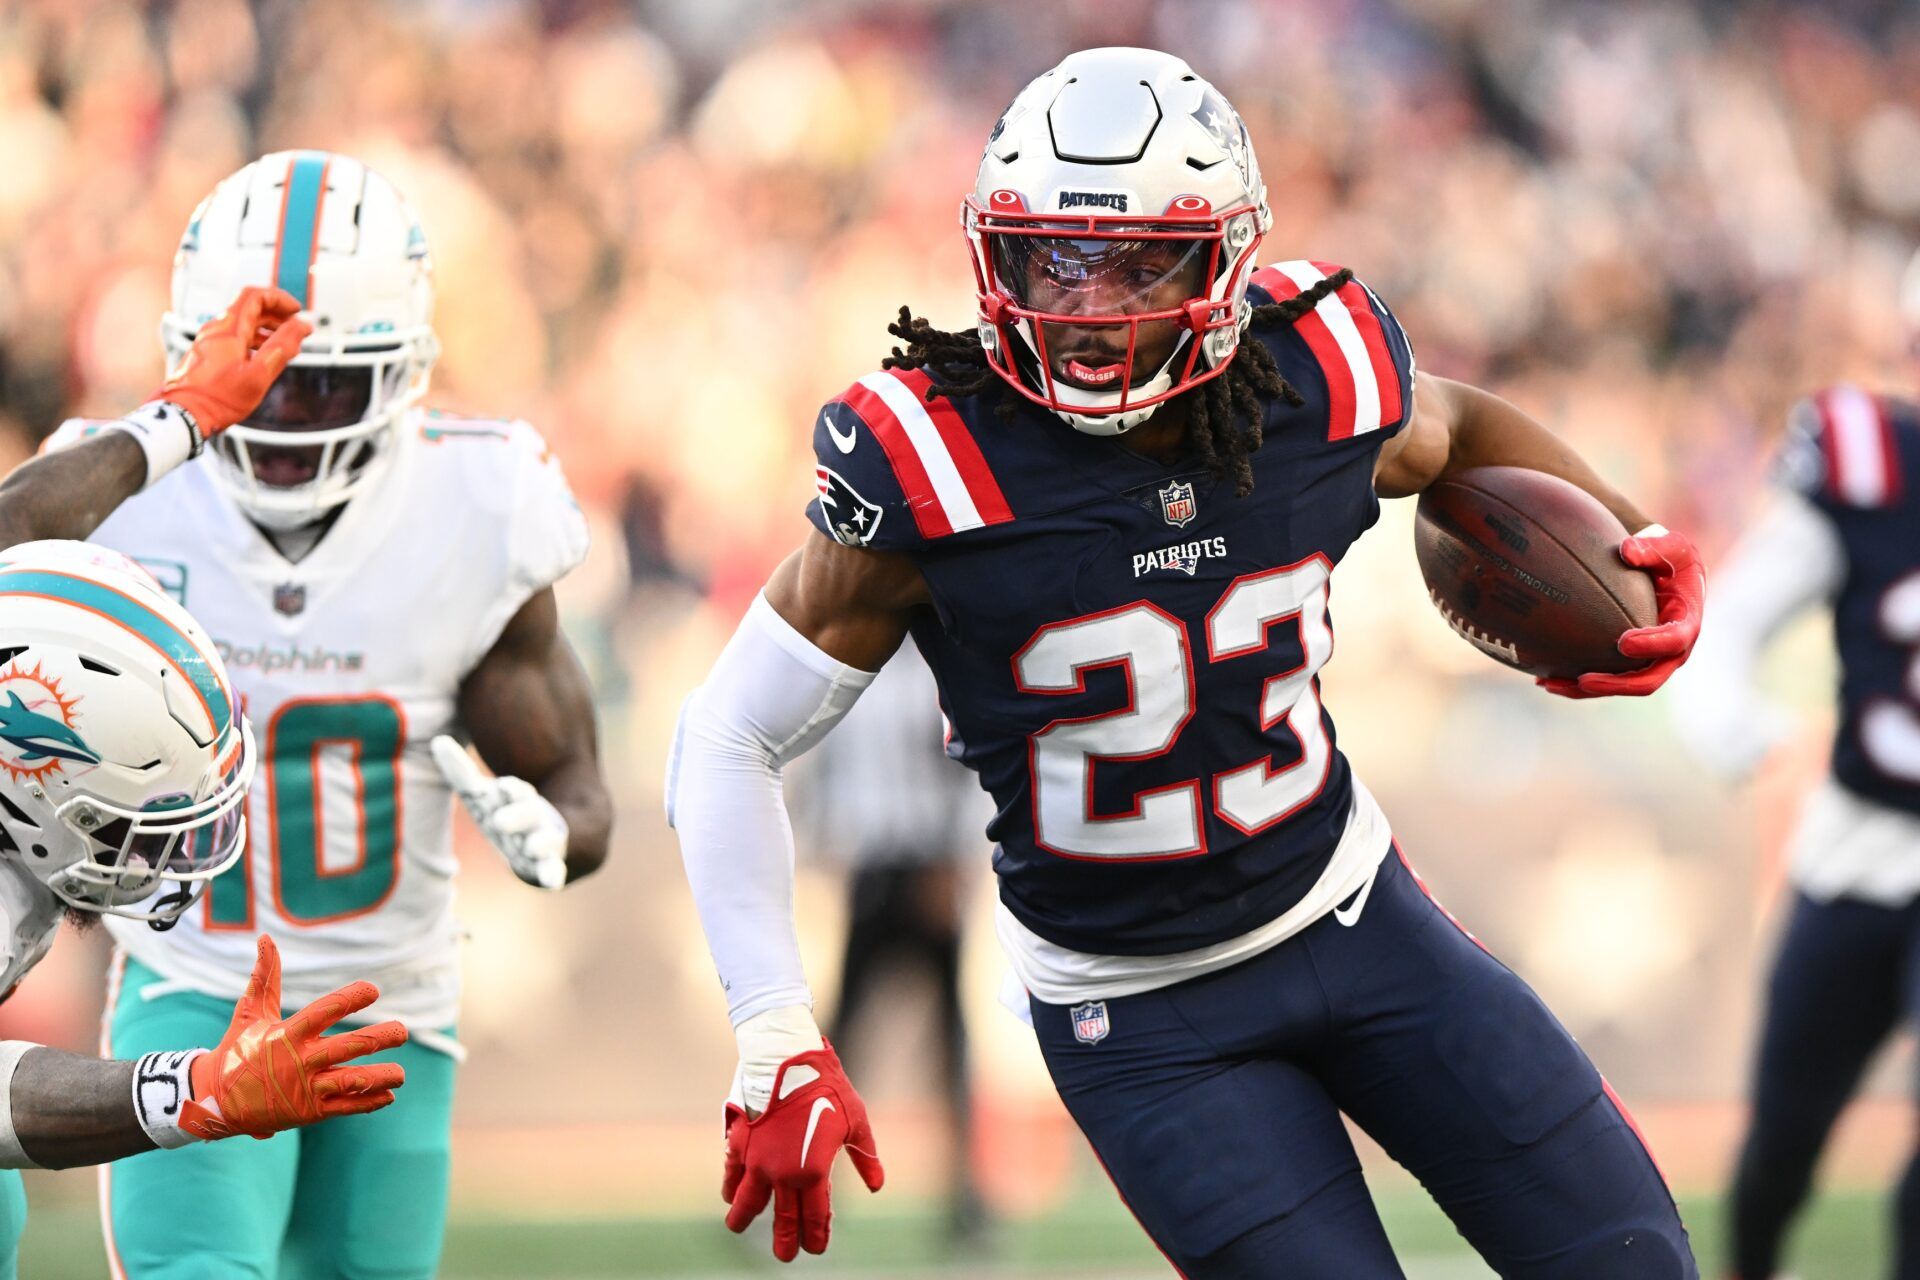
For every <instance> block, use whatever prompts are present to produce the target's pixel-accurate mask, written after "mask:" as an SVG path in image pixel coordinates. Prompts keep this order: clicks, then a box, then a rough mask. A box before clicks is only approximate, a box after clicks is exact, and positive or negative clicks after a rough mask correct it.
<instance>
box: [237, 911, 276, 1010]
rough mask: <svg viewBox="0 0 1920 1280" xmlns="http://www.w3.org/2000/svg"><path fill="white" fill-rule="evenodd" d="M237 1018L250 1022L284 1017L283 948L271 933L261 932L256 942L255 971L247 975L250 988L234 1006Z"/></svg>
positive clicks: (247, 986) (254, 950) (254, 947)
mask: <svg viewBox="0 0 1920 1280" xmlns="http://www.w3.org/2000/svg"><path fill="white" fill-rule="evenodd" d="M233 1016H234V1020H235V1021H236V1022H237V1021H240V1020H242V1019H243V1018H244V1019H245V1020H246V1021H248V1022H254V1021H259V1020H262V1019H264V1020H265V1021H267V1022H274V1021H277V1020H278V1019H279V1017H280V948H279V946H278V945H277V944H275V942H274V940H273V938H272V937H271V936H270V935H268V934H264V933H263V934H261V935H260V940H259V941H258V942H256V943H254V946H253V972H252V973H250V974H248V975H247V985H246V989H245V990H243V991H242V992H241V993H240V1000H239V1002H238V1003H237V1004H235V1005H234V1007H233Z"/></svg>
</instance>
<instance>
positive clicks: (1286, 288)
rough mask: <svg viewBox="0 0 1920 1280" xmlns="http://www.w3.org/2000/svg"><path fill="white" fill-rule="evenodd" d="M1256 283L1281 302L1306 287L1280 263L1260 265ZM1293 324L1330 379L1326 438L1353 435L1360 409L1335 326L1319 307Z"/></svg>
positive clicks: (1351, 374)
mask: <svg viewBox="0 0 1920 1280" xmlns="http://www.w3.org/2000/svg"><path fill="white" fill-rule="evenodd" d="M1253 283H1254V284H1257V285H1259V286H1260V287H1261V288H1263V289H1265V290H1266V291H1267V292H1268V293H1270V294H1272V295H1273V296H1274V298H1275V300H1277V301H1280V302H1284V301H1286V300H1287V299H1288V298H1291V297H1293V296H1294V295H1295V294H1297V293H1299V292H1301V290H1302V288H1303V286H1302V285H1301V283H1300V282H1299V281H1298V280H1295V279H1294V278H1293V277H1292V276H1290V275H1288V274H1287V273H1286V272H1285V271H1282V270H1281V269H1280V268H1279V267H1262V268H1260V270H1258V271H1256V272H1254V273H1253ZM1293 327H1294V329H1295V330H1296V331H1297V332H1298V333H1299V334H1300V336H1301V337H1302V338H1304V339H1305V340H1306V343H1307V349H1308V350H1310V351H1312V352H1313V358H1314V360H1315V361H1317V362H1318V363H1319V365H1320V372H1321V373H1322V374H1324V375H1325V376H1326V379H1327V439H1329V440H1347V439H1351V438H1352V436H1353V428H1354V422H1355V414H1356V413H1357V409H1356V397H1355V395H1354V388H1353V371H1352V370H1351V369H1349V368H1348V367H1347V357H1346V356H1345V355H1344V354H1342V353H1341V350H1340V344H1339V343H1338V342H1337V341H1335V340H1334V336H1333V330H1331V329H1329V328H1327V322H1326V321H1325V320H1322V319H1321V318H1320V314H1319V312H1318V311H1309V312H1307V314H1305V315H1304V316H1301V317H1300V318H1299V319H1298V320H1296V321H1294V324H1293ZM1395 385H1396V386H1397V385H1398V384H1397V383H1396V384H1395Z"/></svg>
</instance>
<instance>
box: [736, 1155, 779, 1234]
mask: <svg viewBox="0 0 1920 1280" xmlns="http://www.w3.org/2000/svg"><path fill="white" fill-rule="evenodd" d="M772 1198H773V1183H771V1182H769V1181H768V1180H767V1175H766V1174H764V1173H762V1172H760V1171H759V1170H758V1169H753V1168H749V1169H748V1170H747V1171H746V1176H744V1177H743V1178H741V1179H740V1185H739V1187H738V1188H737V1189H736V1190H735V1191H734V1193H733V1207H732V1208H730V1209H728V1210H727V1230H729V1231H745V1230H746V1229H747V1224H748V1223H750V1222H752V1221H753V1220H754V1219H755V1218H757V1217H759V1216H760V1211H761V1210H762V1209H765V1208H766V1207H767V1201H768V1200H770V1199H772Z"/></svg>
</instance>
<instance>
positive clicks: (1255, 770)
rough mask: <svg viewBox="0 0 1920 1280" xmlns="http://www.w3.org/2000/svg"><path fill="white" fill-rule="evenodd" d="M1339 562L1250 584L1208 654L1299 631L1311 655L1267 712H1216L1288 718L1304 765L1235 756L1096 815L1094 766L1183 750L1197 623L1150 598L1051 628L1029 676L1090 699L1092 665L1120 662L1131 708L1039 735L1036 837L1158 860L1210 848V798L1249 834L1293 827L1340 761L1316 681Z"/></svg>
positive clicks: (1216, 657) (1074, 851)
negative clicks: (1288, 823)
mask: <svg viewBox="0 0 1920 1280" xmlns="http://www.w3.org/2000/svg"><path fill="white" fill-rule="evenodd" d="M1332 574H1333V565H1332V563H1331V562H1330V561H1328V560H1327V558H1326V557H1325V556H1321V555H1314V556H1312V557H1309V558H1308V559H1306V560H1303V561H1301V562H1300V563H1299V564H1294V565H1288V566H1285V567H1284V568H1279V569H1269V570H1266V571H1264V572H1260V573H1251V574H1247V575H1246V576H1244V577H1241V578H1236V579H1235V580H1234V581H1233V582H1232V583H1230V584H1229V585H1228V587H1227V589H1226V590H1225V591H1224V592H1223V593H1222V594H1221V596H1220V599H1219V601H1218V602H1217V603H1216V604H1215V605H1214V606H1213V608H1212V610H1210V611H1209V612H1208V614H1207V619H1206V624H1205V632H1206V635H1205V640H1206V646H1207V648H1206V660H1207V661H1208V662H1209V663H1215V662H1236V661H1242V660H1249V661H1250V660H1254V659H1255V658H1257V657H1258V655H1260V654H1263V653H1265V652H1266V651H1267V650H1268V647H1269V637H1270V634H1271V629H1272V628H1273V627H1274V626H1277V625H1281V624H1284V623H1288V622H1292V623H1294V624H1296V625H1297V627H1298V630H1299V636H1300V648H1301V650H1302V653H1303V655H1304V656H1303V658H1302V660H1301V661H1300V663H1299V665H1297V666H1295V667H1293V668H1292V669H1290V670H1287V671H1281V672H1278V673H1276V674H1274V675H1272V676H1269V677H1268V678H1267V680H1266V682H1265V684H1264V685H1262V687H1261V693H1260V702H1259V706H1258V708H1257V709H1255V708H1242V707H1213V708H1209V711H1210V713H1211V714H1215V715H1230V716H1231V715H1247V714H1257V715H1258V717H1259V727H1260V732H1261V734H1263V735H1265V734H1269V733H1270V732H1271V731H1272V730H1274V729H1275V728H1277V727H1279V726H1281V725H1283V724H1284V725H1285V726H1286V728H1287V729H1288V731H1289V732H1290V733H1291V734H1292V736H1293V737H1294V738H1295V739H1296V740H1297V741H1298V742H1299V745H1300V756H1299V759H1298V760H1296V761H1294V762H1293V763H1292V764H1289V765H1287V766H1285V767H1284V768H1279V769H1276V768H1274V767H1273V757H1272V756H1271V755H1263V756H1260V757H1258V758H1256V759H1253V760H1248V761H1221V762H1220V764H1221V765H1222V766H1223V767H1221V768H1220V769H1219V770H1218V771H1216V772H1214V773H1212V775H1211V778H1210V779H1208V778H1194V779H1190V780H1188V781H1185V782H1176V783H1173V784H1172V785H1170V786H1165V787H1158V788H1155V789H1153V790H1149V791H1143V792H1140V793H1139V794H1138V795H1136V796H1134V797H1133V807H1132V808H1131V809H1130V810H1128V811H1126V812H1124V813H1118V814H1096V813H1095V812H1094V801H1093V771H1094V766H1095V765H1096V764H1098V763H1099V762H1101V761H1106V760H1114V761H1118V760H1146V759H1151V758H1152V757H1154V756H1160V755H1165V754H1166V753H1168V752H1170V751H1172V750H1173V748H1174V744H1175V743H1176V742H1177V741H1178V739H1179V737H1180V734H1181V732H1182V731H1183V730H1184V729H1185V728H1186V727H1187V722H1188V721H1190V720H1191V719H1193V714H1194V710H1195V693H1194V665H1193V651H1192V650H1193V645H1192V642H1191V639H1190V637H1189V636H1188V634H1187V627H1186V625H1185V624H1184V623H1183V622H1181V620H1180V619H1178V618H1176V617H1174V616H1173V615H1171V614H1169V613H1167V612H1166V611H1165V610H1163V609H1160V608H1158V607H1157V606H1155V605H1153V604H1150V603H1148V602H1147V601H1144V600H1141V601H1137V602H1135V603H1133V604H1130V605H1125V606H1122V607H1120V608H1118V609H1110V610H1107V611H1106V612H1104V613H1096V614H1093V615H1091V616H1089V617H1085V618H1075V619H1073V620H1071V621H1068V622H1059V623H1055V624H1053V625H1052V626H1048V627H1043V628H1041V630H1040V631H1039V632H1038V633H1036V634H1035V635H1034V637H1033V639H1031V640H1029V641H1028V642H1027V644H1026V647H1024V648H1023V649H1021V650H1020V652H1019V653H1017V654H1015V655H1014V658H1013V671H1014V679H1015V682H1016V683H1017V684H1018V685H1019V687H1020V688H1021V690H1022V691H1024V692H1027V693H1036V694H1042V695H1059V694H1071V693H1083V692H1085V689H1086V673H1087V672H1088V671H1092V670H1096V669H1099V668H1102V667H1117V668H1119V669H1120V670H1121V671H1122V672H1123V673H1124V675H1125V677H1126V682H1127V692H1128V697H1127V705H1126V706H1125V707H1123V708H1121V709H1120V710H1118V711H1109V712H1104V713H1102V714H1100V715H1093V716H1081V717H1078V718H1075V719H1067V720H1055V721H1054V722H1053V723H1051V724H1049V725H1047V726H1046V727H1045V728H1044V729H1041V730H1040V731H1039V732H1038V733H1035V734H1033V735H1032V736H1031V737H1030V738H1029V740H1028V758H1029V764H1030V769H1031V776H1032V786H1033V825H1034V838H1035V840H1036V841H1037V842H1038V843H1039V845H1040V846H1041V847H1042V848H1044V849H1047V850H1048V851H1050V852H1052V853H1057V854H1060V855H1062V856H1063V857H1069V858H1090V859H1101V860H1109V859H1112V860H1128V859H1136V860H1151V859H1164V858H1186V857H1193V856H1195V855H1197V854H1202V853H1205V852H1206V824H1205V819H1204V814H1203V812H1202V809H1201V806H1202V804H1203V803H1204V804H1209V805H1210V806H1211V807H1212V809H1213V811H1214V812H1215V813H1216V814H1218V815H1219V817H1220V819H1221V820H1222V821H1224V822H1226V823H1227V824H1228V825H1230V826H1232V827H1233V828H1234V829H1235V830H1238V831H1241V832H1243V833H1245V834H1247V835H1253V834H1255V833H1257V832H1259V831H1262V830H1265V829H1266V828H1268V827H1271V826H1273V825H1274V824H1275V823H1278V822H1281V821H1284V820H1285V819H1286V818H1287V817H1289V816H1290V815H1292V814H1293V813H1295V812H1297V811H1298V810H1299V809H1300V808H1301V807H1302V806H1304V805H1306V804H1307V803H1308V802H1309V801H1311V800H1312V799H1313V797H1314V796H1316V795H1318V794H1319V791H1320V787H1321V785H1322V784H1323V783H1325V781H1326V777H1327V769H1328V766H1329V765H1330V764H1331V763H1332V761H1333V743H1332V742H1331V740H1330V739H1329V738H1328V736H1327V732H1326V726H1325V724H1324V723H1323V721H1322V719H1321V715H1320V695H1319V692H1318V690H1317V689H1316V688H1315V686H1314V676H1315V674H1316V673H1317V672H1318V671H1319V670H1320V668H1321V666H1322V665H1324V664H1325V663H1326V661H1327V659H1328V658H1329V657H1331V656H1332V654H1333V629H1332V627H1331V626H1330V624H1329V623H1328V620H1327V586H1328V582H1329V581H1330V579H1331V577H1332Z"/></svg>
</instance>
